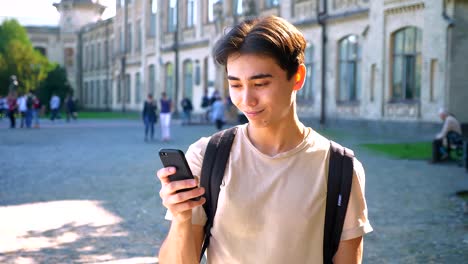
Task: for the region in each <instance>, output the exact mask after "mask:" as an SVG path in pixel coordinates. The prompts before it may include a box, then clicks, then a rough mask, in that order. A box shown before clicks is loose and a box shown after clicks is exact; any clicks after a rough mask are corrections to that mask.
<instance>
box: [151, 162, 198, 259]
mask: <svg viewBox="0 0 468 264" xmlns="http://www.w3.org/2000/svg"><path fill="white" fill-rule="evenodd" d="M175 171H176V169H175V168H174V167H168V168H162V169H160V170H159V171H158V173H157V175H158V178H159V180H160V181H161V190H160V192H159V195H160V196H161V199H162V204H163V205H164V207H166V208H167V209H168V211H169V212H170V213H171V215H172V223H171V228H170V229H169V234H168V235H167V238H166V240H165V241H164V243H163V245H162V246H161V248H160V250H159V263H162V264H164V263H170V264H172V263H198V261H199V259H198V258H199V255H200V251H201V244H202V240H203V234H204V231H203V226H201V225H192V209H193V208H195V207H198V206H201V205H202V204H203V203H205V201H206V200H205V198H204V197H202V198H201V199H200V200H198V201H196V200H191V199H192V198H195V197H199V196H201V195H202V194H203V193H204V189H203V188H200V187H198V181H197V179H190V180H180V181H173V182H171V181H170V180H169V176H170V175H172V174H174V173H175ZM191 188H193V189H191ZM184 189H190V190H188V191H183V192H178V191H180V190H184Z"/></svg>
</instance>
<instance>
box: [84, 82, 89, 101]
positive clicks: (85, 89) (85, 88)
mask: <svg viewBox="0 0 468 264" xmlns="http://www.w3.org/2000/svg"><path fill="white" fill-rule="evenodd" d="M83 100H84V103H85V104H87V103H88V82H84V92H83Z"/></svg>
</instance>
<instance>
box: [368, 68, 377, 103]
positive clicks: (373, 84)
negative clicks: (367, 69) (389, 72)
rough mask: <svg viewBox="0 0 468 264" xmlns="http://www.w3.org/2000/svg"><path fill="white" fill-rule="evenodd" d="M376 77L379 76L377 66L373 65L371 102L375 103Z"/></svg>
mask: <svg viewBox="0 0 468 264" xmlns="http://www.w3.org/2000/svg"><path fill="white" fill-rule="evenodd" d="M376 76H377V65H375V63H374V64H372V66H371V76H370V101H371V102H373V101H374V97H375V87H376V81H377V79H376Z"/></svg>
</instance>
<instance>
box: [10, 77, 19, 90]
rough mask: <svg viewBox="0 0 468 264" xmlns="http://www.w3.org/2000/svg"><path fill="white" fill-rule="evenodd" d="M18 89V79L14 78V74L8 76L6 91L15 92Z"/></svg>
mask: <svg viewBox="0 0 468 264" xmlns="http://www.w3.org/2000/svg"><path fill="white" fill-rule="evenodd" d="M17 90H18V79H17V78H16V75H11V76H10V86H8V91H9V92H16V91H17Z"/></svg>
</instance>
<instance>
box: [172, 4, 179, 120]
mask: <svg viewBox="0 0 468 264" xmlns="http://www.w3.org/2000/svg"><path fill="white" fill-rule="evenodd" d="M179 2H180V1H179V0H176V12H175V13H176V19H175V30H174V47H173V48H174V60H175V62H174V64H175V67H174V68H175V69H174V72H175V73H174V74H175V80H174V115H175V116H176V117H177V116H178V115H179V107H178V105H179V103H178V101H179V11H180V9H179Z"/></svg>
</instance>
